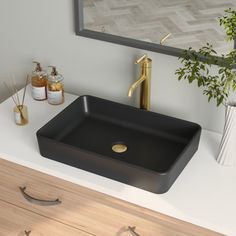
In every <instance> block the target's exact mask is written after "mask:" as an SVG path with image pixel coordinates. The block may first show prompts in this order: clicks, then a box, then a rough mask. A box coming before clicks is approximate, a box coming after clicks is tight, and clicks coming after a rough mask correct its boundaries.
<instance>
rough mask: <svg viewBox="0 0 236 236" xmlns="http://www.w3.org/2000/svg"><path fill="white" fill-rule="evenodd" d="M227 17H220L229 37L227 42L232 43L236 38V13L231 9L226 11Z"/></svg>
mask: <svg viewBox="0 0 236 236" xmlns="http://www.w3.org/2000/svg"><path fill="white" fill-rule="evenodd" d="M225 13H226V14H225V15H224V16H222V17H219V21H220V25H223V26H224V28H225V32H226V35H227V40H228V41H231V40H234V39H235V36H236V11H233V10H232V9H231V8H229V9H226V10H225Z"/></svg>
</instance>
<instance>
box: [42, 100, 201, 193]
mask: <svg viewBox="0 0 236 236" xmlns="http://www.w3.org/2000/svg"><path fill="white" fill-rule="evenodd" d="M200 133H201V127H200V126H199V125H197V124H195V123H191V122H188V121H184V120H180V119H176V118H172V117H168V116H164V115H161V114H158V113H153V112H147V111H143V110H140V109H137V108H134V107H131V106H127V105H123V104H119V103H115V102H111V101H107V100H104V99H100V98H96V97H92V96H82V97H79V98H78V99H76V100H75V101H74V102H73V103H72V104H71V105H69V106H68V107H67V108H66V109H65V110H63V111H62V112H61V113H60V114H58V115H57V116H56V117H55V118H53V119H52V120H51V121H49V122H48V123H47V124H46V125H45V126H44V127H42V128H41V129H40V130H39V131H38V132H37V138H38V143H39V149H40V153H41V155H43V156H45V157H47V158H49V159H53V160H56V161H59V162H62V163H65V164H68V165H71V166H74V167H78V168H81V169H84V170H87V171H91V172H93V173H96V174H99V175H102V176H105V177H108V178H111V179H115V180H118V181H120V182H124V183H126V184H130V185H133V186H136V187H139V188H142V189H145V190H148V191H151V192H155V193H163V192H166V191H167V190H168V189H169V188H170V187H171V185H172V184H173V182H174V181H175V179H176V178H177V177H178V175H179V174H180V173H181V171H182V169H183V168H184V167H185V166H186V164H187V163H188V161H189V160H190V159H191V157H192V156H193V154H194V153H195V151H196V150H197V148H198V143H199V138H200ZM116 143H123V144H125V145H126V146H127V147H128V149H127V151H126V152H124V153H115V152H113V151H112V146H113V145H114V144H116Z"/></svg>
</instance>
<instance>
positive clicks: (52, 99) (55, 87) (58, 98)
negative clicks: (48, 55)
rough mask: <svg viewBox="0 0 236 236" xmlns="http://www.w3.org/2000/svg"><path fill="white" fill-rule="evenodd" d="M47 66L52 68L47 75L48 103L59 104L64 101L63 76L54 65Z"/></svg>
mask: <svg viewBox="0 0 236 236" xmlns="http://www.w3.org/2000/svg"><path fill="white" fill-rule="evenodd" d="M49 67H50V68H52V71H51V74H50V75H49V76H48V87H47V96H48V103H50V104H52V105H59V104H62V103H63V102H64V85H63V83H62V80H63V76H62V75H61V74H58V72H57V69H56V67H55V66H49Z"/></svg>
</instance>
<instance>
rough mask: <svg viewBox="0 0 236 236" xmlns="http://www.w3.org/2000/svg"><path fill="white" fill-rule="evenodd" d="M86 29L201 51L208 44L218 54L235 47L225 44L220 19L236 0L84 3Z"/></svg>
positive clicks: (95, 0)
mask: <svg viewBox="0 0 236 236" xmlns="http://www.w3.org/2000/svg"><path fill="white" fill-rule="evenodd" d="M83 7H84V9H83V14H84V19H83V20H84V29H88V30H92V31H96V32H104V33H107V34H111V35H117V36H122V37H126V38H130V39H137V40H141V41H145V42H151V43H156V44H160V40H161V39H162V38H163V36H165V35H166V34H168V33H171V37H169V38H168V39H167V40H166V41H165V45H166V46H170V47H174V48H180V49H187V48H189V47H192V48H194V49H196V50H197V49H199V48H200V47H202V46H203V45H205V44H206V43H207V42H209V43H210V44H212V45H213V47H214V48H215V49H216V51H217V54H218V55H219V56H220V55H221V54H226V53H228V52H229V51H230V50H232V48H233V47H234V45H233V42H232V41H231V42H227V41H226V35H225V31H224V28H223V27H222V26H220V24H219V19H218V18H219V17H220V16H222V15H224V10H225V9H228V8H232V9H236V1H235V0H198V1H194V0H145V1H143V0H84V2H83Z"/></svg>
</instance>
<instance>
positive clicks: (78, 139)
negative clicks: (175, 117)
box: [57, 116, 187, 172]
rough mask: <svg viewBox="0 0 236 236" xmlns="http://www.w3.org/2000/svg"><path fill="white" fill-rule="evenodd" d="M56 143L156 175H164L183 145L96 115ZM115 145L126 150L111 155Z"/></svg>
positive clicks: (169, 137) (172, 138)
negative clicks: (99, 155) (120, 145)
mask: <svg viewBox="0 0 236 236" xmlns="http://www.w3.org/2000/svg"><path fill="white" fill-rule="evenodd" d="M57 140H59V141H60V142H62V143H66V144H69V145H72V146H74V147H78V148H81V149H84V150H88V151H91V152H94V153H98V154H101V155H104V156H107V157H110V158H115V159H117V160H120V161H124V162H127V163H130V164H134V165H137V166H141V167H144V168H147V169H150V170H153V171H158V172H166V171H167V170H168V168H169V167H170V166H171V165H172V164H173V162H175V161H176V159H177V158H178V156H179V154H180V153H181V151H182V150H183V149H184V147H185V146H186V144H187V140H184V138H181V137H179V138H178V137H172V136H165V135H162V134H161V133H158V132H156V133H155V132H145V131H144V130H139V129H135V128H132V127H129V124H123V125H122V124H120V123H117V122H115V121H111V120H110V121H109V120H104V119H102V118H100V119H99V117H96V116H95V117H93V116H88V117H85V119H84V120H83V121H82V122H80V123H79V124H77V125H76V126H75V127H73V128H71V130H68V131H67V133H64V134H63V135H59V138H58V139H57ZM116 143H121V144H125V145H126V146H127V151H125V152H123V153H116V152H114V151H113V150H112V146H113V145H114V144H116Z"/></svg>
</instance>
